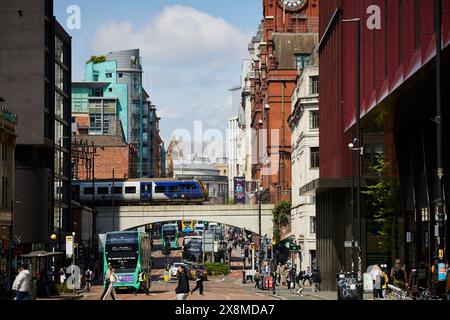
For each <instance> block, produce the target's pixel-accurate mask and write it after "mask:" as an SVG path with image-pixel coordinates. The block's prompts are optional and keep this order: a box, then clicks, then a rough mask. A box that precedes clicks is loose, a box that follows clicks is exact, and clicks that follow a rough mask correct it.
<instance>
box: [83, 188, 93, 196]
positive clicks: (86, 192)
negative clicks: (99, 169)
mask: <svg viewBox="0 0 450 320" xmlns="http://www.w3.org/2000/svg"><path fill="white" fill-rule="evenodd" d="M93 190H94V189H93V188H91V187H88V188H84V189H83V194H93Z"/></svg>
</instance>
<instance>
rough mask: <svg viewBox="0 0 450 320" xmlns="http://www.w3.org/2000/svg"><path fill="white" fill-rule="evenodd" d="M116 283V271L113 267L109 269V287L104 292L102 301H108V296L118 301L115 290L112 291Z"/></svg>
mask: <svg viewBox="0 0 450 320" xmlns="http://www.w3.org/2000/svg"><path fill="white" fill-rule="evenodd" d="M117 281H118V279H117V276H116V269H114V267H112V268H111V273H110V276H109V286H108V290H107V291H106V294H105V296H104V297H103V300H108V298H109V296H111V297H112V299H113V300H119V299H118V298H117V294H116V289H114V283H116V282H117Z"/></svg>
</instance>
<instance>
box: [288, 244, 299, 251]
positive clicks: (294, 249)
mask: <svg viewBox="0 0 450 320" xmlns="http://www.w3.org/2000/svg"><path fill="white" fill-rule="evenodd" d="M289 250H290V251H294V252H299V251H300V245H298V244H291V245H290V247H289Z"/></svg>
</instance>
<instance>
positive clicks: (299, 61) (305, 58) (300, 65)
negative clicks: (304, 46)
mask: <svg viewBox="0 0 450 320" xmlns="http://www.w3.org/2000/svg"><path fill="white" fill-rule="evenodd" d="M295 59H296V65H297V70H302V69H304V68H305V66H307V65H308V63H309V54H304V53H302V54H299V55H297V56H295Z"/></svg>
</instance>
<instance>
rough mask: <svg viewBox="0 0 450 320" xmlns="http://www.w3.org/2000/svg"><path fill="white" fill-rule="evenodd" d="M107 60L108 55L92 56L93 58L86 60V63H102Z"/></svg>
mask: <svg viewBox="0 0 450 320" xmlns="http://www.w3.org/2000/svg"><path fill="white" fill-rule="evenodd" d="M105 61H106V56H91V58H90V59H89V60H88V61H87V62H86V64H88V63H91V62H93V63H94V64H96V63H102V62H105Z"/></svg>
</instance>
